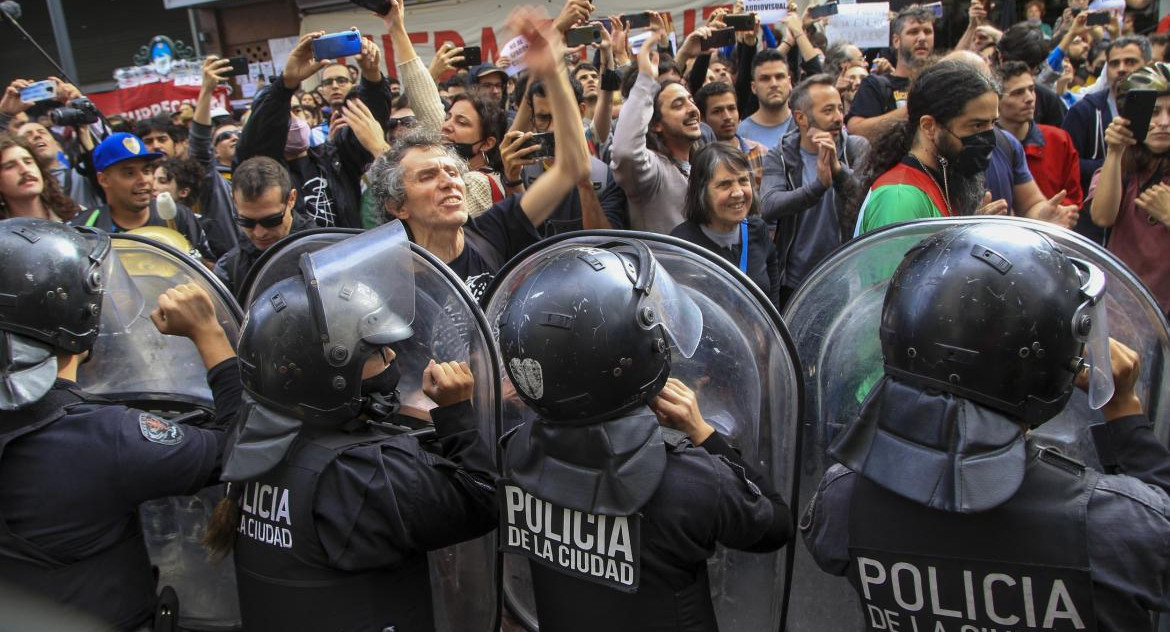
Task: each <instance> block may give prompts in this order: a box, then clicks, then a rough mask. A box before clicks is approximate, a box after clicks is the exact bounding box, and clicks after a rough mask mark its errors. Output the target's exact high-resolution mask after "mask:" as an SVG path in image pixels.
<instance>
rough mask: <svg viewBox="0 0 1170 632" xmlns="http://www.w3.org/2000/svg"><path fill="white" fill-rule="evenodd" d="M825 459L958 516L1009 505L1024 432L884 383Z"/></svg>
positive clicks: (943, 398)
mask: <svg viewBox="0 0 1170 632" xmlns="http://www.w3.org/2000/svg"><path fill="white" fill-rule="evenodd" d="M829 455H830V456H832V457H833V458H834V459H835V460H837V461H838V462H840V463H842V464H844V465H845V466H847V467H849V468H850V469H852V470H854V471H856V472H857V473H859V474H861V475H862V476H863V477H865V478H866V479H868V480H870V481H872V482H873V483H876V484H877V485H880V486H881V487H884V488H886V489H888V490H890V491H891V492H894V493H895V494H898V495H900V496H903V497H905V498H908V499H910V500H913V501H915V502H917V503H920V504H922V505H925V506H927V507H931V508H933V509H938V510H941V511H949V512H959V513H974V512H980V511H986V510H988V509H991V508H993V507H997V506H999V505H1001V504H1003V503H1005V502H1007V501H1008V500H1009V499H1011V497H1012V496H1013V495H1015V493H1016V490H1018V489H1019V487H1020V484H1021V483H1022V482H1023V479H1024V470H1025V467H1026V460H1027V458H1026V450H1025V440H1024V432H1023V429H1022V428H1021V426H1020V425H1019V424H1018V423H1016V421H1015V420H1013V419H1010V418H1008V417H1006V416H1005V415H1003V414H1001V413H999V412H997V411H995V410H992V409H991V408H987V407H985V406H980V405H979V404H976V403H975V402H972V401H971V400H968V399H965V398H962V397H958V396H955V395H952V394H950V393H945V392H940V391H935V390H931V389H926V388H921V387H918V386H915V385H912V384H910V383H907V382H904V381H901V380H899V379H897V378H894V377H891V376H888V375H887V376H885V377H883V378H882V379H881V380H880V381H879V382H878V383H877V385H876V386H875V387H874V389H873V390H872V391H871V392H870V394H869V396H868V397H867V398H866V400H865V402H863V403H862V405H861V411H860V413H858V417H857V419H856V420H854V422H853V423H852V424H851V425H850V426H849V427H848V428H847V429H846V430H845V432H843V433H842V434H841V436H840V437H838V438H837V439H836V440H835V441H834V442H833V444H832V445H831V446H830V447H829Z"/></svg>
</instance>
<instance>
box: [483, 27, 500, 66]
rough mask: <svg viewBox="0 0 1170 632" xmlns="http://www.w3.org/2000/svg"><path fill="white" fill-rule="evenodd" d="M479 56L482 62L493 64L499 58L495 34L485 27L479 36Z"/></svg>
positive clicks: (490, 28)
mask: <svg viewBox="0 0 1170 632" xmlns="http://www.w3.org/2000/svg"><path fill="white" fill-rule="evenodd" d="M479 47H480V56H481V57H482V58H483V60H484V61H491V62H493V63H494V62H495V61H496V60H497V59H499V58H500V47H499V46H497V45H496V32H495V31H493V30H492V27H490V26H485V27H483V30H482V31H480V35H479Z"/></svg>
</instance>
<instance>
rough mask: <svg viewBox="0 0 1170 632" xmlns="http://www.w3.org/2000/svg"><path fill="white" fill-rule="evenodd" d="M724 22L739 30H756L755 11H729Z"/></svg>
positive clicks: (724, 17)
mask: <svg viewBox="0 0 1170 632" xmlns="http://www.w3.org/2000/svg"><path fill="white" fill-rule="evenodd" d="M723 23H724V24H726V25H727V26H728V27H729V28H733V29H735V30H737V31H754V30H756V14H755V13H729V14H727V15H725V16H723Z"/></svg>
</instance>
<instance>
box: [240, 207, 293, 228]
mask: <svg viewBox="0 0 1170 632" xmlns="http://www.w3.org/2000/svg"><path fill="white" fill-rule="evenodd" d="M285 212H286V211H281V212H279V213H273V214H272V215H265V216H264V217H261V218H260V219H252V218H251V217H237V218H236V225H237V226H239V227H240V228H256V225H257V224H259V225H261V226H263V227H264V228H276V227H277V226H280V225H281V223H282V222H284V214H285Z"/></svg>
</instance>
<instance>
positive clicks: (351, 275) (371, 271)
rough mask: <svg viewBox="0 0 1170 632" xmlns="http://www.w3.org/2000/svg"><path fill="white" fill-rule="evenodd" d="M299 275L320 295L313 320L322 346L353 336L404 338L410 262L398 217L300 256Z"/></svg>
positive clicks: (350, 341) (409, 318)
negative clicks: (321, 334)
mask: <svg viewBox="0 0 1170 632" xmlns="http://www.w3.org/2000/svg"><path fill="white" fill-rule="evenodd" d="M300 267H301V271H302V273H303V274H304V275H305V281H306V282H307V283H308V284H309V285H310V288H311V289H310V291H311V293H312V292H313V290H312V288H313V287H314V284H315V288H316V291H315V293H316V294H318V296H319V298H320V307H321V312H320V313H319V314H318V318H319V319H323V321H319V325H320V324H321V323H322V322H323V325H324V326H323V327H322V330H323V331H324V333H325V334H326V335H327V336H328V340H323V341H322V342H323V343H324V344H326V345H327V346H328V347H334V346H336V345H342V346H344V347H346V348H347V349H352V348H354V346H355V345H356V344H357V342H358V341H359V340H362V341H365V342H366V343H368V344H374V345H381V344H389V343H391V342H396V341H399V340H403V339H405V338H409V337H410V335H411V328H410V324H411V323H412V322H414V292H415V288H414V265H413V261H412V259H411V255H410V243H409V242H408V241H407V239H406V231H405V230H404V229H403V226H402V223H401V222H391V223H389V224H384V225H382V226H380V227H378V228H375V229H373V230H369V231H366V232H364V233H361V234H359V235H355V236H353V237H350V238H349V239H345V240H342V241H340V242H338V243H336V244H334V245H332V246H328V247H326V248H323V249H321V250H318V251H316V252H313V253H309V254H304V255H302V256H301V263H300Z"/></svg>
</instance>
